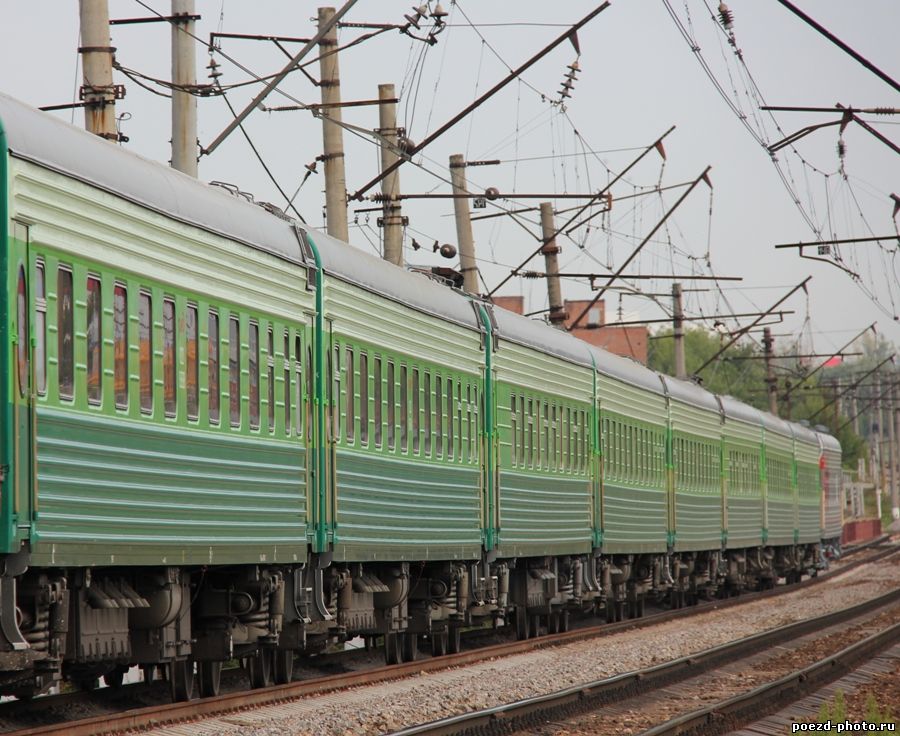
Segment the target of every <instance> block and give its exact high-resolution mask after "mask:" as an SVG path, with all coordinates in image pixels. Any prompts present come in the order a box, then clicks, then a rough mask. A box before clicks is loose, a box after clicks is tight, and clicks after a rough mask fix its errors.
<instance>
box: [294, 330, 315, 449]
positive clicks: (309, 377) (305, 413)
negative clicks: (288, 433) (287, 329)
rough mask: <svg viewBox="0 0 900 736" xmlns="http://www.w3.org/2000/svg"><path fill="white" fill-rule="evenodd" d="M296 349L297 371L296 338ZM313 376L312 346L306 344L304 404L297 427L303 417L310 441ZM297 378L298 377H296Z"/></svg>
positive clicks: (298, 350)
mask: <svg viewBox="0 0 900 736" xmlns="http://www.w3.org/2000/svg"><path fill="white" fill-rule="evenodd" d="M294 347H295V348H296V354H297V370H298V371H299V369H300V338H299V337H298V338H297V343H296V345H295V346H294ZM314 375H315V369H314V368H313V354H312V344H307V346H306V396H307V399H306V403H305V404H303V405H302V413H301V414H300V416H299V417H298V418H297V427H298V429H299V427H300V421H301V419H302V418H303V417H305V418H306V438H307V440H310V439H311V438H312V436H313V430H312V408H313V376H314ZM298 378H299V375H298ZM297 411H301V403H300V386H299V382H298V385H297Z"/></svg>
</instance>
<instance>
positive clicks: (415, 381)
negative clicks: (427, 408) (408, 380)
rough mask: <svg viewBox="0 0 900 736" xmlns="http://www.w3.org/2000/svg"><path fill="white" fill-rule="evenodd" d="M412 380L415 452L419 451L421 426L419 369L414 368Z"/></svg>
mask: <svg viewBox="0 0 900 736" xmlns="http://www.w3.org/2000/svg"><path fill="white" fill-rule="evenodd" d="M412 374H413V380H412V435H413V440H412V445H413V447H412V449H413V452H414V453H415V454H418V453H419V426H420V422H421V417H420V416H419V369H418V368H413V372H412Z"/></svg>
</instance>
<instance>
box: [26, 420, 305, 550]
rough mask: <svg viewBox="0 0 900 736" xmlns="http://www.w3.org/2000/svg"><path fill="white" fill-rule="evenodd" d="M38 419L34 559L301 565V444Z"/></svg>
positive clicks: (121, 423) (108, 423)
mask: <svg viewBox="0 0 900 736" xmlns="http://www.w3.org/2000/svg"><path fill="white" fill-rule="evenodd" d="M37 421H38V431H37V451H38V457H39V461H38V470H37V483H38V492H37V519H36V521H35V524H34V534H33V536H32V540H33V541H34V553H35V556H36V558H37V559H40V560H42V561H44V562H45V563H46V561H47V560H48V558H52V559H53V562H52V564H59V565H67V564H72V565H76V564H111V559H110V557H111V556H114V558H115V560H114V562H122V563H125V562H126V561H127V560H136V561H141V562H145V563H148V564H151V563H157V564H159V563H165V562H166V560H168V561H169V562H171V563H174V562H176V561H177V562H185V563H217V564H218V563H225V562H259V561H261V560H265V559H268V561H271V562H274V561H288V560H302V559H305V557H306V523H307V515H306V510H307V509H306V490H305V483H306V478H305V452H304V450H303V448H302V446H301V445H299V444H295V443H291V442H287V441H285V442H277V441H271V440H268V439H264V438H260V439H247V438H241V437H230V436H222V435H221V434H218V433H211V432H210V433H205V432H199V431H196V430H192V431H185V430H179V429H169V428H164V427H159V426H154V425H151V424H149V423H138V422H130V421H127V420H124V419H121V418H118V419H116V420H111V419H108V418H105V417H102V416H99V415H98V416H87V415H84V414H82V413H78V412H74V411H71V412H66V411H58V410H50V409H39V410H38V413H37ZM66 545H71V548H67V547H66ZM54 548H56V549H57V551H56V553H55V554H54V552H53V549H54Z"/></svg>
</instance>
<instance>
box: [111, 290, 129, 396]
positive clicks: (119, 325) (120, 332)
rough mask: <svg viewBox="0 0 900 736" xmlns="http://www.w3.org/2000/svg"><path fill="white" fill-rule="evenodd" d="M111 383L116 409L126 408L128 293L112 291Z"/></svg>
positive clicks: (125, 291)
mask: <svg viewBox="0 0 900 736" xmlns="http://www.w3.org/2000/svg"><path fill="white" fill-rule="evenodd" d="M113 363H114V365H113V383H114V387H115V399H116V408H118V409H127V408H128V291H127V290H126V289H125V287H124V286H123V285H122V284H116V286H115V288H114V289H113Z"/></svg>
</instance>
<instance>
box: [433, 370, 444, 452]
mask: <svg viewBox="0 0 900 736" xmlns="http://www.w3.org/2000/svg"><path fill="white" fill-rule="evenodd" d="M442 388H443V386H442V385H441V377H440V376H435V377H434V425H435V426H434V456H435V457H441V456H442V455H443V454H444V407H443V403H444V394H443V392H442V391H441V389H442Z"/></svg>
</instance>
